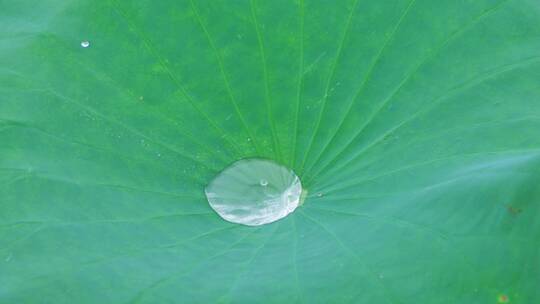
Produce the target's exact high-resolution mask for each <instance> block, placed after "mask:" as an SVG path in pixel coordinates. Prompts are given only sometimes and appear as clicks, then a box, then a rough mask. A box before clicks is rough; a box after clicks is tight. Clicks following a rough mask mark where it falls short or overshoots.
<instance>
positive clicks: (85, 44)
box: [81, 40, 90, 48]
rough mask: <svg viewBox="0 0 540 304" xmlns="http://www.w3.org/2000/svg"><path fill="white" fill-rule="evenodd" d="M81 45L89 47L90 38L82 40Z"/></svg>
mask: <svg viewBox="0 0 540 304" xmlns="http://www.w3.org/2000/svg"><path fill="white" fill-rule="evenodd" d="M81 46H82V47H83V48H87V47H89V46H90V41H88V40H84V41H81Z"/></svg>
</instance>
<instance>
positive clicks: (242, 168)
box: [205, 159, 302, 226]
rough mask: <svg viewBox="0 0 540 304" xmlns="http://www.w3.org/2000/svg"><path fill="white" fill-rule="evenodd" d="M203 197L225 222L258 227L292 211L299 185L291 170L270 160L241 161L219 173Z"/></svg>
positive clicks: (297, 196) (298, 200)
mask: <svg viewBox="0 0 540 304" xmlns="http://www.w3.org/2000/svg"><path fill="white" fill-rule="evenodd" d="M205 194H206V198H207V200H208V203H209V204H210V207H212V209H214V210H215V211H216V212H217V214H218V215H219V216H221V217H222V218H223V219H225V220H226V221H229V222H233V223H237V224H243V225H248V226H259V225H264V224H268V223H272V222H275V221H277V220H279V219H281V218H284V217H285V216H287V215H288V214H289V213H291V212H293V211H294V210H295V209H296V208H297V207H298V205H299V204H300V199H301V194H302V184H301V182H300V179H299V178H298V176H296V174H295V173H294V172H293V171H292V170H291V169H289V168H286V167H284V166H282V165H279V164H277V163H275V162H273V161H270V160H264V159H243V160H239V161H237V162H235V163H233V164H232V165H230V166H229V167H227V168H225V169H224V170H223V171H221V172H220V173H219V174H218V175H217V176H216V177H215V178H214V179H213V180H212V181H211V182H210V183H209V184H208V186H206V188H205Z"/></svg>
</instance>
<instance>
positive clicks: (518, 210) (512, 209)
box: [506, 205, 523, 215]
mask: <svg viewBox="0 0 540 304" xmlns="http://www.w3.org/2000/svg"><path fill="white" fill-rule="evenodd" d="M506 209H507V210H508V212H510V213H511V214H513V215H518V214H520V213H521V211H523V210H521V208H516V207H512V206H510V205H508V206H506Z"/></svg>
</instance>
